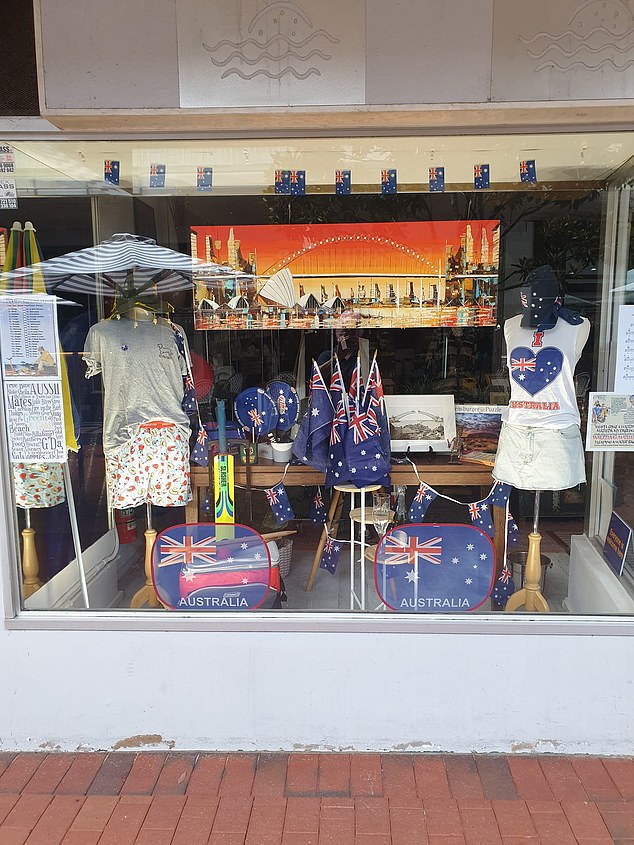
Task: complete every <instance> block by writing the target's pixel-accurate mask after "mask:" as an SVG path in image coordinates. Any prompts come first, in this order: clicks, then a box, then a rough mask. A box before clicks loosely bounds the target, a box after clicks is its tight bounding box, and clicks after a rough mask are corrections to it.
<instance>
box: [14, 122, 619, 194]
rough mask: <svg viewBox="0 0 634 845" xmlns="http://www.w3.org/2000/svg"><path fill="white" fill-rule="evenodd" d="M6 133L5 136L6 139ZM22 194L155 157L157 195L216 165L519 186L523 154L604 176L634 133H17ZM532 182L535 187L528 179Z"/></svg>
mask: <svg viewBox="0 0 634 845" xmlns="http://www.w3.org/2000/svg"><path fill="white" fill-rule="evenodd" d="M0 140H1V139H0ZM11 144H12V146H13V148H14V151H15V171H16V172H15V177H16V182H17V188H18V193H19V194H20V195H49V196H50V195H55V194H85V193H91V194H92V193H101V192H108V193H112V192H117V191H126V192H130V191H132V192H133V193H135V194H143V193H156V189H150V188H149V187H148V185H149V177H148V172H149V167H150V165H151V164H164V165H165V166H166V180H165V189H164V190H161V191H159V192H160V193H167V194H170V193H178V194H181V193H190V192H191V193H195V184H196V168H197V167H200V166H205V167H212V168H213V186H214V192H217V193H220V194H231V193H234V192H237V193H263V192H267V191H271V190H272V184H273V172H274V170H275V169H276V168H283V169H302V170H305V171H306V190H307V193H310V192H311V189H313V190H319V189H320V188H322V189H323V187H324V186H332V185H333V183H334V171H335V170H336V169H337V168H347V169H350V170H351V171H352V185H353V192H354V188H355V186H357V187H358V188H359V187H360V186H365V187H366V189H367V188H368V186H376V188H377V190H378V189H379V187H380V180H381V170H382V169H383V168H389V167H395V168H397V170H398V181H399V184H400V185H401V186H404V185H407V189H408V190H417V189H418V188H417V187H416V186H420V190H427V178H428V168H429V167H431V166H434V165H435V166H439V165H442V166H444V167H445V186H446V190H448V191H450V190H451V189H452V186H455V187H454V189H455V190H464V189H465V186H466V185H469V184H470V183H472V180H473V165H474V164H484V163H486V164H489V165H490V172H491V187H492V188H493V189H495V187H496V185H499V186H504V187H505V189H508V187H509V186H510V185H513V183H517V184H518V186H519V184H520V180H519V169H518V168H519V162H520V161H521V160H523V159H535V161H536V169H537V178H538V186H537V187H539V185H542V186H543V185H548V184H550V183H553V184H558V185H562V184H565V183H579V182H593V183H605V182H607V181H608V180H609V179H610V176H611V175H612V174H613V173H614V172H615V171H617V170H619V168H621V167H622V166H623V164H624V163H625V162H627V161H628V160H629V159H631V158H632V157H633V156H634V132H610V133H583V134H572V133H570V134H552V135H549V134H542V135H480V136H478V135H472V136H453V137H442V136H434V137H400V136H399V137H372V138H349V139H342V138H315V139H306V138H300V139H297V140H284V141H280V140H274V141H272V140H270V139H269V140H257V139H255V140H253V139H250V140H246V141H242V140H223V141H204V140H169V141H166V140H160V141H158V140H154V141H148V140H143V141H138V140H137V141H76V140H65V141H57V140H46V141H44V140H38V141H31V140H29V141H13V142H11ZM105 159H115V160H118V161H119V162H120V174H121V181H120V186H119V187H118V188H117V187H114V186H111V185H106V184H104V181H103V167H104V165H103V163H104V160H105ZM530 187H535V186H530Z"/></svg>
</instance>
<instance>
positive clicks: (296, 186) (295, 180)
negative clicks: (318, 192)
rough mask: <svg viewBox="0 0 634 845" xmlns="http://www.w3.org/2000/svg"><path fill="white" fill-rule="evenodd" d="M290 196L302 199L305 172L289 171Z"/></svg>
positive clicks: (304, 187) (304, 191) (304, 189)
mask: <svg viewBox="0 0 634 845" xmlns="http://www.w3.org/2000/svg"><path fill="white" fill-rule="evenodd" d="M289 178H290V183H291V194H292V195H293V196H294V197H303V196H304V194H305V193H306V171H305V170H291V175H290V177H289Z"/></svg>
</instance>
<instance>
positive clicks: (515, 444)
mask: <svg viewBox="0 0 634 845" xmlns="http://www.w3.org/2000/svg"><path fill="white" fill-rule="evenodd" d="M493 478H495V480H496V481H505V482H506V483H507V484H511V485H512V486H513V487H516V488H517V489H518V490H567V489H568V488H569V487H576V486H577V484H583V482H584V481H585V480H586V466H585V460H584V454H583V442H582V440H581V432H580V431H579V426H578V425H569V426H566V428H538V427H536V426H530V425H509V424H508V423H503V424H502V431H501V432H500V440H499V443H498V451H497V455H496V458H495V466H494V467H493Z"/></svg>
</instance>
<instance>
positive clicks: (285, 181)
mask: <svg viewBox="0 0 634 845" xmlns="http://www.w3.org/2000/svg"><path fill="white" fill-rule="evenodd" d="M290 192H291V171H290V170H276V171H275V193H276V194H290Z"/></svg>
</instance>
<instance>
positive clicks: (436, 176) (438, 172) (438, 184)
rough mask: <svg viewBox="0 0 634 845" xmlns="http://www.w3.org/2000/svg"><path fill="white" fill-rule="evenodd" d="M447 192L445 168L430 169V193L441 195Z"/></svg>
mask: <svg viewBox="0 0 634 845" xmlns="http://www.w3.org/2000/svg"><path fill="white" fill-rule="evenodd" d="M444 190H445V168H444V167H430V168H429V191H430V193H432V194H433V193H441V192H442V191H444Z"/></svg>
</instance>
